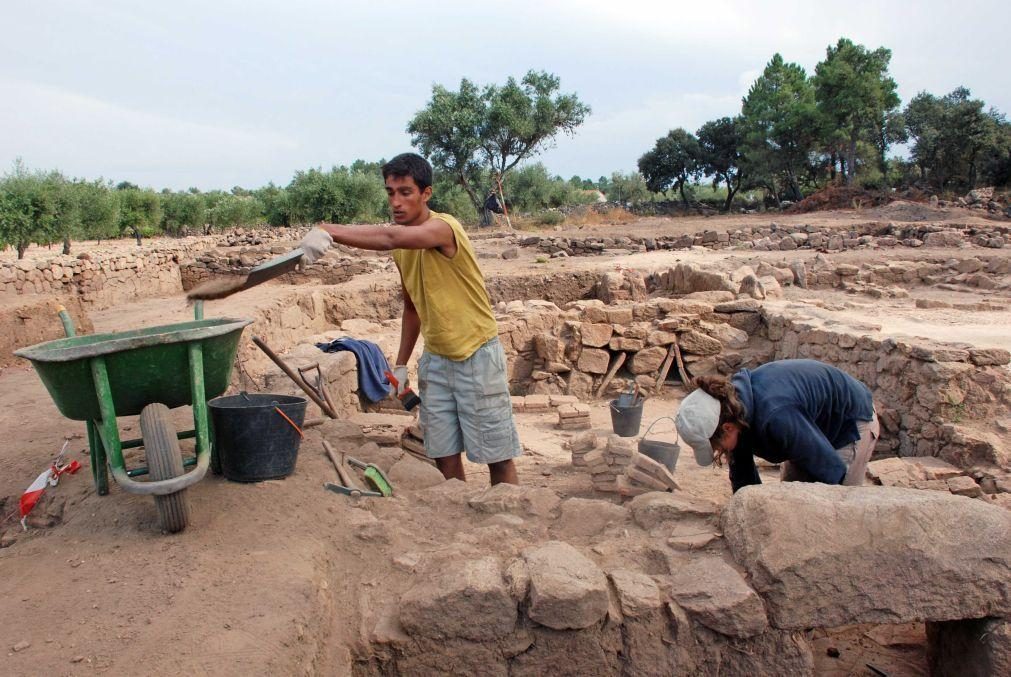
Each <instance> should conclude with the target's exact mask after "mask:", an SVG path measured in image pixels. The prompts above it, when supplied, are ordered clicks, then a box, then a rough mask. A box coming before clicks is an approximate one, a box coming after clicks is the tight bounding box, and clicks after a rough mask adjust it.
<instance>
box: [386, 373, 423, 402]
mask: <svg viewBox="0 0 1011 677" xmlns="http://www.w3.org/2000/svg"><path fill="white" fill-rule="evenodd" d="M384 373H385V374H386V378H387V380H389V382H390V384H391V385H392V386H393V387H394V389H395V390H400V381H398V380H397V377H396V376H394V375H393V372H392V371H390V370H389V369H387V370H386V371H385V372H384ZM397 397H399V398H400V403H401V404H403V405H404V409H406V410H407V411H410V410H411V409H414V408H415V407H416V406H418V405H419V404H421V398H420V397H418V396H417V395H415V394H414V391H413V390H411V389H410V387H407V388H404V392H402V393H400V394H399V395H397Z"/></svg>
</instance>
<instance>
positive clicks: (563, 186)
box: [0, 38, 1011, 256]
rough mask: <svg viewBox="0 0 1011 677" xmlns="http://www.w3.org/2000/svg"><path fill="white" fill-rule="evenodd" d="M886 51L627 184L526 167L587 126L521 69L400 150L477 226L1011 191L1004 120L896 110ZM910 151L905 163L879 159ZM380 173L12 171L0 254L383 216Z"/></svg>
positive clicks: (775, 64)
mask: <svg viewBox="0 0 1011 677" xmlns="http://www.w3.org/2000/svg"><path fill="white" fill-rule="evenodd" d="M890 61H891V51H890V50H888V49H886V48H884V47H880V48H878V49H875V50H869V49H867V48H866V47H864V46H862V45H858V44H855V43H853V42H852V41H850V40H848V39H846V38H841V39H840V40H839V41H838V42H837V43H836V44H835V45H831V46H829V47H828V48H827V50H826V56H825V59H824V60H823V61H821V62H820V63H818V64H817V66H816V67H815V70H814V74H813V75H810V76H809V75H808V74H807V73H806V72H805V71H804V69H803V68H802V67H801V66H799V65H798V64H795V63H789V62H787V61H785V60H784V59H783V57H782V56H781V55H779V54H776V55H774V56H773V57H772V59H771V60H770V61H769V62H768V64H766V67H765V70H764V71H763V73H762V75H761V76H760V77H759V78H758V79H757V80H756V81H755V82H754V83H753V84H752V86H751V88H750V89H749V90H748V93H747V95H746V96H745V97H744V98H743V100H742V104H741V110H740V112H739V113H737V114H736V115H734V116H727V117H722V118H719V119H716V120H711V121H709V122H706V123H705V124H704V125H702V126H701V127H700V128H699V129H698V130H696V131H695V132H694V133H693V132H690V131H688V130H686V129H684V128H680V127H679V128H677V129H673V130H671V131H670V132H669V133H667V134H666V135H664V136H663V137H661V138H660V139H658V140H657V141H656V143H655V145H654V147H653V148H652V149H650V150H648V151H647V152H645V153H644V154H643V155H642V156H641V157H640V158H639V160H638V170H639V171H638V172H631V173H622V172H614V173H612V174H611V176H609V177H606V176H601V177H600V178H598V179H597V180H591V179H584V178H580V177H578V176H576V177H572V178H571V179H569V180H565V179H563V178H562V177H560V176H556V175H551V174H550V173H549V172H548V170H547V168H545V167H544V165H543V164H541V163H539V162H536V161H535V158H536V156H538V155H539V154H540V153H542V152H543V151H544V150H546V149H548V148H550V147H551V146H552V144H553V143H554V142H555V140H556V139H557V138H558V137H559V135H572V134H574V133H575V132H576V130H577V129H578V128H579V127H580V126H581V125H582V124H583V123H584V121H585V120H586V118H587V117H588V116H589V115H590V112H591V111H590V107H589V106H588V105H586V104H585V103H584V102H582V101H581V100H580V99H579V97H578V96H577V95H576V94H575V93H571V92H570V93H566V92H562V91H561V82H560V80H559V78H558V77H557V76H555V75H553V74H551V73H547V72H544V71H534V70H531V71H529V72H527V73H526V75H524V76H523V77H522V78H520V79H518V80H517V79H515V78H508V79H507V80H506V82H505V83H504V84H501V85H498V84H489V85H479V84H477V83H474V82H472V81H470V80H468V79H466V78H464V79H463V80H461V82H460V86H459V88H458V89H456V90H452V89H449V88H447V87H444V86H443V85H439V84H436V85H434V86H433V88H432V95H431V98H430V99H429V101H428V102H427V103H426V104H425V106H424V107H423V108H422V109H421V110H419V111H418V112H417V113H416V114H415V115H414V116H413V117H412V118H411V119H410V120H409V121H408V123H407V132H408V134H410V136H411V142H412V144H413V145H414V146H415V148H417V149H418V150H419V151H420V152H421V153H422V154H423V155H425V156H426V157H427V158H429V160H430V161H431V162H432V165H433V167H434V169H435V187H434V188H435V190H434V197H433V199H432V201H431V203H430V204H431V206H432V208H433V209H435V210H437V211H445V212H449V213H452V214H454V215H456V216H457V217H458V218H460V219H461V220H462V221H464V222H469V223H473V222H476V221H477V220H478V216H479V215H480V213H481V212H482V210H483V208H484V205H485V202H486V200H487V199H488V197H489V194H490V193H494V194H495V195H496V197H497V199H498V201H499V202H500V204H504V205H505V206H506V207H507V208H508V209H512V210H518V211H520V212H535V211H539V210H544V209H551V208H555V207H563V206H568V205H577V204H582V203H587V202H593V201H595V200H597V199H598V193H597V191H600V192H602V193H604V194H605V195H606V196H607V199H608V200H612V201H615V202H619V203H622V204H634V203H640V202H649V201H657V200H666V199H668V197H670V196H677V197H679V198H680V200H681V201H682V203H683V204H684V205H685V206H688V204H689V202H690V199H691V196H692V195H694V194H697V193H698V192H701V190H702V186H701V185H700V184H701V182H702V181H704V180H705V181H708V182H710V183H711V185H712V191H714V192H715V191H719V192H720V194H721V196H722V207H723V209H724V210H729V209H731V207H732V206H733V202H734V199H735V197H737V196H739V195H740V193H741V191H745V190H747V191H760V192H762V193H764V194H765V195H766V196H767V198H768V200H770V201H771V202H773V203H775V204H779V205H781V204H782V203H783V202H784V201H786V200H791V201H793V200H798V199H801V198H802V197H803V196H804V195H805V194H808V193H810V192H811V191H814V190H817V189H819V188H821V187H823V186H825V185H827V184H829V183H831V182H842V183H845V184H848V185H857V186H861V187H866V188H886V187H896V186H917V187H921V188H924V189H928V190H931V191H935V192H946V193H950V192H965V191H966V190H968V189H971V188H973V187H975V186H977V185H980V184H986V185H996V186H1004V185H1007V184H1008V182H1009V180H1011V124H1009V123H1008V121H1007V120H1006V118H1005V116H1004V115H1003V114H1002V113H1000V112H998V111H996V110H995V109H993V108H987V107H986V104H985V103H984V102H983V101H981V100H979V99H974V98H972V95H971V93H970V92H969V90H968V89H966V88H964V87H959V88H956V89H955V90H954V91H952V92H951V93H949V94H946V95H944V96H935V95H933V94H930V93H928V92H921V93H919V94H918V95H916V96H915V97H914V98H913V99H912V100H911V101H910V102H909V103H908V104H907V105H906V107H905V108H902V107H901V101H900V100H899V96H898V94H897V85H896V82H895V80H894V79H893V78H892V77H891V75H890V74H889V72H888V67H889V64H890ZM897 144H908V148H909V157H908V159H904V158H900V157H889V155H888V152H889V150H890V149H893V148H894V147H895V146H896V145H897ZM381 164H382V161H381V160H380V161H378V162H373V161H366V160H356V161H355V162H353V163H352V164H351V165H350V166H335V167H332V168H330V169H329V170H324V169H322V168H314V169H308V170H304V171H298V172H296V173H295V175H294V177H293V178H292V179H291V181H290V182H289V183H288V185H286V186H278V185H275V184H273V183H270V184H268V185H267V186H263V187H261V188H256V189H252V190H248V189H244V188H241V187H238V186H236V187H234V188H233V189H232V190H231V191H223V190H214V191H208V192H201V191H200V190H197V189H196V188H191V189H189V190H187V191H172V190H168V189H165V190H162V191H155V190H153V189H150V188H141V187H139V186H136V185H134V184H132V183H129V182H125V181H124V182H120V183H118V184H113V183H112V182H110V181H103V180H85V179H72V178H68V177H66V176H64V175H63V174H62V173H60V172H58V171H40V170H29V169H28V168H27V167H26V166H25V165H24V164H23V163H21V162H20V161H18V162H16V163H15V164H14V167H13V169H12V170H11V171H9V172H8V173H6V174H5V175H3V177H2V178H0V246H3V247H14V248H16V249H17V251H18V255H19V256H23V255H24V252H25V250H26V249H27V247H28V246H29V245H30V244H32V243H37V244H43V245H52V244H55V243H60V242H62V243H63V245H64V251H68V252H69V249H70V243H71V241H72V240H74V239H105V238H111V237H122V236H126V235H130V236H133V237H137V238H138V239H139V238H141V237H143V236H145V235H152V234H156V233H165V234H168V235H183V234H187V233H198V232H210V231H211V230H213V229H222V228H228V227H233V226H239V225H255V224H268V225H272V226H287V225H297V224H307V223H317V222H320V221H329V222H339V223H354V222H378V221H384V220H386V218H387V212H386V196H385V189H384V186H383V182H382V179H381V177H380V169H379V168H380V166H381Z"/></svg>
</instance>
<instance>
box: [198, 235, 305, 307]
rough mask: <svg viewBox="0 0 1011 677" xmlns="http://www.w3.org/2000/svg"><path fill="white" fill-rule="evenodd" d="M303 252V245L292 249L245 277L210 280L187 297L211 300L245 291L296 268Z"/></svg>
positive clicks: (257, 267) (261, 265)
mask: <svg viewBox="0 0 1011 677" xmlns="http://www.w3.org/2000/svg"><path fill="white" fill-rule="evenodd" d="M303 253H304V252H303V251H302V248H301V247H298V248H296V249H292V250H291V251H290V252H288V253H287V254H282V255H281V256H278V257H277V258H275V259H271V260H270V261H266V262H264V263H261V264H260V265H258V266H256V267H255V268H253V269H252V270H250V271H249V274H248V275H246V276H245V277H239V276H234V277H232V278H223V279H217V280H208V281H207V282H204V283H203V284H199V285H197V286H196V287H194V288H193V289H191V290H190V291H189V293H187V294H186V298H187V299H189V300H191V301H196V300H204V301H209V300H211V299H223V298H225V297H226V296H231V295H232V294H235V293H237V292H240V291H245V290H246V289H250V288H252V287H255V286H256V285H258V284H263V283H264V282H266V281H267V280H273V279H274V278H275V277H280V276H281V275H284V274H285V273H288V272H291V271H293V270H295V268H296V267H298V264H299V262H300V261H301V260H302V254H303Z"/></svg>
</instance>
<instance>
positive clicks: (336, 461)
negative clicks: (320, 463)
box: [323, 440, 358, 489]
mask: <svg viewBox="0 0 1011 677" xmlns="http://www.w3.org/2000/svg"><path fill="white" fill-rule="evenodd" d="M323 449H324V451H326V455H327V456H329V457H330V462H331V463H333V467H334V469H335V470H336V471H337V478H338V479H339V480H340V481H341V484H343V485H344V486H346V487H348V488H349V489H358V485H357V484H355V481H354V480H353V479H351V474H350V473H348V471H347V468H345V467H344V454H340V455H338V454H337V452H335V451H334V449H333V447H332V446H330V443H329V442H327V441H326V440H323Z"/></svg>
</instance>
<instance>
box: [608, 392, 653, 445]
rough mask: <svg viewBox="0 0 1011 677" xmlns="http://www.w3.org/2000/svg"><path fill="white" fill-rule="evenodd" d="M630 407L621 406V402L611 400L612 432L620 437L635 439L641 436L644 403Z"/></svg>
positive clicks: (639, 402) (640, 402) (640, 401)
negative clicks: (640, 427)
mask: <svg viewBox="0 0 1011 677" xmlns="http://www.w3.org/2000/svg"><path fill="white" fill-rule="evenodd" d="M644 401H645V400H639V401H638V403H637V404H633V405H631V406H628V407H622V406H619V404H618V403H619V400H611V406H610V409H611V430H613V431H614V434H615V435H617V436H619V437H635V436H636V435H638V434H639V425H640V424H641V423H642V403H643V402H644Z"/></svg>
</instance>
